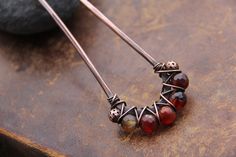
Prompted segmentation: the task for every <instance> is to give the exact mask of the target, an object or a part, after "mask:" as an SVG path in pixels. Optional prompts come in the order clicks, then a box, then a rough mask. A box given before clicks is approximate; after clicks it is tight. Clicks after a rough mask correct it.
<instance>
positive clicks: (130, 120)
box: [121, 114, 138, 133]
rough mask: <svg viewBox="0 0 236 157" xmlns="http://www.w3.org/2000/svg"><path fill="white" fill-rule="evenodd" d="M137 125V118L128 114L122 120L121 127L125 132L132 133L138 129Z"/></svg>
mask: <svg viewBox="0 0 236 157" xmlns="http://www.w3.org/2000/svg"><path fill="white" fill-rule="evenodd" d="M137 123H138V122H137V119H136V117H135V116H133V115H130V114H128V115H126V116H125V117H124V118H123V119H122V121H121V127H122V129H123V130H124V131H125V132H127V133H130V132H132V131H134V130H135V129H136V127H137Z"/></svg>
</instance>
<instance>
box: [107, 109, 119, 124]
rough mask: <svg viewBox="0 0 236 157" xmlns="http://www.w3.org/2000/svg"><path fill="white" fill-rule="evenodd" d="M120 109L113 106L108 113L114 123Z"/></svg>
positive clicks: (116, 120)
mask: <svg viewBox="0 0 236 157" xmlns="http://www.w3.org/2000/svg"><path fill="white" fill-rule="evenodd" d="M120 114H121V112H120V110H119V109H118V108H114V109H112V110H111V111H110V114H109V119H110V120H111V121H112V122H114V123H117V122H118V119H119V117H120Z"/></svg>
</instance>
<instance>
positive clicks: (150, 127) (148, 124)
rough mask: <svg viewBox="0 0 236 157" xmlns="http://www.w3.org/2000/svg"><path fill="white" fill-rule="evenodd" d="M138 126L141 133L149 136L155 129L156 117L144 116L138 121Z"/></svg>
mask: <svg viewBox="0 0 236 157" xmlns="http://www.w3.org/2000/svg"><path fill="white" fill-rule="evenodd" d="M139 125H140V128H141V129H142V130H143V132H145V133H146V134H147V135H151V134H153V132H154V131H155V130H156V128H157V120H156V117H155V116H154V115H151V114H145V115H143V116H142V118H141V119H140V124H139Z"/></svg>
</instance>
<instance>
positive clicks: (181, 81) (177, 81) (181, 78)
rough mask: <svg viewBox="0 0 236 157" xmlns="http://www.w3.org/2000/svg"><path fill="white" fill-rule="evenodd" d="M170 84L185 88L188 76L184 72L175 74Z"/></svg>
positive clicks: (187, 83)
mask: <svg viewBox="0 0 236 157" xmlns="http://www.w3.org/2000/svg"><path fill="white" fill-rule="evenodd" d="M172 84H173V85H175V86H178V87H182V88H184V89H186V88H187V87H188V85H189V79H188V76H187V75H186V74H184V73H179V74H176V75H175V76H174V77H173V80H172Z"/></svg>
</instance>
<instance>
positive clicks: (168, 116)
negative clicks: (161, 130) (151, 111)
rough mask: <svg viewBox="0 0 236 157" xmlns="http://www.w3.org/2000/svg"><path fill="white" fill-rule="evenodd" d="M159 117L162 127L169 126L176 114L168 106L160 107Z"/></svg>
mask: <svg viewBox="0 0 236 157" xmlns="http://www.w3.org/2000/svg"><path fill="white" fill-rule="evenodd" d="M159 115H160V121H161V123H162V124H163V125H171V124H173V123H174V121H175V119H176V112H175V111H174V110H173V109H172V108H171V107H169V106H162V107H161V109H160V110H159Z"/></svg>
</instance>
